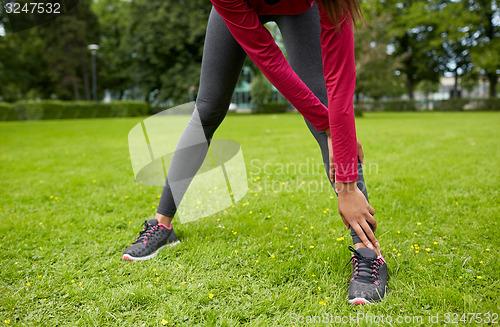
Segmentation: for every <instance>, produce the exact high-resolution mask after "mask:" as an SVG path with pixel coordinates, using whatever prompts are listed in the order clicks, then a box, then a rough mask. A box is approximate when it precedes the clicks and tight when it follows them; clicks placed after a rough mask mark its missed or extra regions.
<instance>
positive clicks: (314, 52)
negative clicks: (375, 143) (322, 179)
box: [276, 3, 371, 244]
mask: <svg viewBox="0 0 500 327" xmlns="http://www.w3.org/2000/svg"><path fill="white" fill-rule="evenodd" d="M276 23H277V24H278V27H279V29H280V31H281V34H282V36H283V41H284V43H285V48H286V50H287V55H288V62H289V63H290V66H292V68H293V70H294V71H295V72H296V73H297V75H299V77H300V78H301V79H302V81H303V82H304V83H305V84H306V85H307V87H309V89H310V90H311V91H312V92H313V93H314V94H315V95H316V96H317V97H318V98H319V100H320V101H321V103H323V104H324V105H325V106H328V97H327V93H326V86H325V79H324V77H323V64H322V63H323V60H322V58H321V26H320V24H319V12H318V8H317V5H316V3H315V4H314V6H313V7H312V8H311V9H310V10H308V11H307V12H305V13H303V14H300V15H295V16H276ZM305 121H306V124H307V127H309V130H310V131H311V133H312V134H313V136H314V138H315V139H316V141H317V142H318V144H319V147H320V149H321V154H322V156H323V163H324V165H325V170H326V174H327V175H328V172H329V166H330V160H329V154H328V144H327V136H326V134H325V133H324V132H322V131H321V132H320V131H318V130H317V129H316V128H314V126H312V125H311V123H309V122H308V121H307V120H305ZM358 176H359V178H358V181H357V183H356V184H357V186H358V188H359V189H360V190H361V191H362V192H363V194H364V195H365V197H366V199H367V200H368V194H367V191H366V186H365V181H364V178H363V169H362V166H361V163H358ZM333 186H334V185H333V184H332V187H333ZM370 227H371V226H370ZM351 236H352V239H353V243H354V244H357V243H361V240H360V238H359V236H358V235H357V234H356V232H355V231H354V230H353V229H352V228H351Z"/></svg>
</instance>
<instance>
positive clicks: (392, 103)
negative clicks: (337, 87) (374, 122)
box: [356, 100, 417, 111]
mask: <svg viewBox="0 0 500 327" xmlns="http://www.w3.org/2000/svg"><path fill="white" fill-rule="evenodd" d="M356 108H358V109H359V110H363V111H416V110H417V106H416V102H415V101H413V100H389V101H370V102H361V103H357V104H356Z"/></svg>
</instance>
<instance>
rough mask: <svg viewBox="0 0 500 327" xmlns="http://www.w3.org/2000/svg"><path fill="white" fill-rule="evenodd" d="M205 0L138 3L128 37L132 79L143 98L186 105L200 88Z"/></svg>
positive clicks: (143, 0)
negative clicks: (194, 88)
mask: <svg viewBox="0 0 500 327" xmlns="http://www.w3.org/2000/svg"><path fill="white" fill-rule="evenodd" d="M210 9H211V4H210V2H209V1H204V0H191V1H183V0H171V1H163V0H136V1H134V2H132V3H131V16H130V20H131V25H130V28H129V30H128V32H127V35H126V36H125V43H126V44H128V45H129V46H130V51H131V55H132V58H133V64H132V72H133V80H134V82H135V84H136V85H138V86H139V88H140V89H141V92H142V94H143V95H144V97H146V98H148V97H149V95H150V94H157V95H156V96H155V97H156V99H154V100H155V101H163V100H171V101H173V102H177V103H179V102H185V101H187V100H188V99H189V92H188V89H189V87H190V86H192V85H198V83H199V76H200V68H201V57H202V54H203V42H204V39H205V30H206V23H207V21H208V15H209V12H210Z"/></svg>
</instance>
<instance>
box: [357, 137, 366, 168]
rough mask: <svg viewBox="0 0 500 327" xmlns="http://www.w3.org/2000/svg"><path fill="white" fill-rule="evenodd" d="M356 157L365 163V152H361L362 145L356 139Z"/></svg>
mask: <svg viewBox="0 0 500 327" xmlns="http://www.w3.org/2000/svg"><path fill="white" fill-rule="evenodd" d="M358 158H359V162H361V163H362V164H363V165H364V164H365V154H364V153H363V147H362V146H361V142H359V141H358Z"/></svg>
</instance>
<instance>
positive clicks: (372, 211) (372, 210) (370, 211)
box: [368, 205, 375, 216]
mask: <svg viewBox="0 0 500 327" xmlns="http://www.w3.org/2000/svg"><path fill="white" fill-rule="evenodd" d="M368 212H369V213H370V215H372V216H373V215H374V214H375V209H373V207H372V206H371V205H368Z"/></svg>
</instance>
